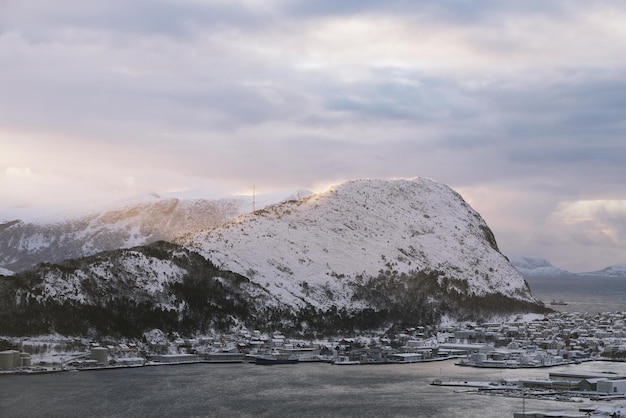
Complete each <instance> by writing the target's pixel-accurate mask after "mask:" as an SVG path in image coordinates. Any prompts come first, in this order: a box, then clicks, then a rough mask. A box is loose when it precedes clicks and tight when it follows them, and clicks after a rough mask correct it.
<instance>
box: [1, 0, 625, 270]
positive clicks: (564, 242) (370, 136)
mask: <svg viewBox="0 0 626 418" xmlns="http://www.w3.org/2000/svg"><path fill="white" fill-rule="evenodd" d="M624 51H626V2H624V1H623V0H614V1H611V0H563V1H560V0H552V1H551V0H524V1H506V0H497V1H496V0H482V1H477V0H476V1H474V0H438V1H434V0H413V1H409V0H387V1H373V0H333V1H325V0H262V1H261V0H259V1H255V0H134V1H128V0H85V1H80V2H76V1H69V0H55V1H54V2H51V1H49V0H29V1H23V0H0V220H2V219H3V218H4V219H5V220H8V219H9V218H11V217H13V216H17V217H19V216H21V215H23V214H26V213H33V211H34V212H45V211H47V210H52V209H53V208H54V209H55V210H70V208H76V207H80V206H81V205H86V204H94V202H96V203H97V202H105V201H110V200H112V199H124V198H129V197H132V196H141V195H144V194H148V193H159V194H166V193H173V194H175V193H183V192H189V191H196V192H198V191H200V192H201V193H203V194H205V195H206V196H207V197H217V196H223V195H226V194H231V193H239V194H241V193H250V192H251V190H252V188H253V187H254V188H255V190H256V191H257V192H258V193H264V192H268V193H269V192H277V191H280V190H289V189H307V190H311V191H321V190H323V189H325V188H326V187H328V186H329V185H332V184H337V183H340V182H343V181H346V180H351V179H360V178H413V177H427V178H430V179H433V180H435V181H438V182H441V183H444V184H447V185H448V186H450V187H452V188H453V189H455V190H457V191H458V192H459V193H461V195H462V196H463V197H464V198H465V199H466V200H467V201H468V203H470V204H471V205H472V206H473V207H474V208H475V209H476V210H477V211H478V212H479V213H480V214H481V215H482V216H483V218H485V220H486V221H487V223H488V225H489V226H490V227H491V229H492V230H493V231H494V233H495V236H496V239H497V241H498V244H499V246H500V249H501V250H502V251H503V252H504V253H509V254H517V255H527V256H537V257H543V258H546V259H548V260H549V261H551V262H552V264H554V265H555V266H557V267H560V268H563V269H566V270H570V271H574V272H585V271H592V270H598V269H601V268H604V267H607V266H609V265H612V264H617V263H626V187H625V185H626V138H625V133H626V59H625V58H624Z"/></svg>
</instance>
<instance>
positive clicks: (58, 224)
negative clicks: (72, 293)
mask: <svg viewBox="0 0 626 418" xmlns="http://www.w3.org/2000/svg"><path fill="white" fill-rule="evenodd" d="M308 194H310V193H309V192H305V191H296V192H292V191H290V192H289V193H283V194H271V195H262V196H258V197H257V205H258V206H257V207H262V206H263V205H266V204H270V203H275V202H277V201H280V200H281V199H283V198H290V197H294V196H295V197H300V196H305V195H308ZM251 210H252V198H251V197H232V198H225V199H215V200H207V199H182V198H161V197H159V196H157V195H151V196H147V197H146V198H143V199H140V200H139V201H133V202H129V203H127V204H124V205H121V206H118V207H113V208H111V209H109V210H106V211H103V212H96V213H90V214H86V215H82V216H78V215H74V216H67V217H62V218H61V219H59V220H56V221H51V220H50V219H49V218H44V219H46V220H45V221H43V222H42V221H36V220H31V221H28V222H24V221H20V220H14V221H11V222H6V223H2V224H0V268H5V269H9V270H12V271H22V270H25V269H28V268H30V267H33V266H34V265H36V264H38V263H41V262H59V261H62V260H66V259H70V258H78V257H84V256H88V255H91V254H96V253H97V252H100V251H107V250H114V249H118V248H131V247H134V246H138V245H145V244H148V243H151V242H155V241H158V240H166V241H170V240H173V239H174V238H176V237H178V236H181V235H184V234H187V233H190V232H193V231H197V230H201V229H210V228H214V227H216V226H218V225H221V224H224V223H226V222H228V221H230V220H231V219H233V218H234V217H235V216H237V215H239V214H241V213H243V212H249V211H251Z"/></svg>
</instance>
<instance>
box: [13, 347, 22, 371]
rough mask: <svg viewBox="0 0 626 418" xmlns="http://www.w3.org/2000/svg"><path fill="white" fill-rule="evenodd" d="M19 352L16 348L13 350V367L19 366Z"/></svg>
mask: <svg viewBox="0 0 626 418" xmlns="http://www.w3.org/2000/svg"><path fill="white" fill-rule="evenodd" d="M21 364H22V363H21V361H20V352H19V351H17V350H13V367H20V365H21Z"/></svg>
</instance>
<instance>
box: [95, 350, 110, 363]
mask: <svg viewBox="0 0 626 418" xmlns="http://www.w3.org/2000/svg"><path fill="white" fill-rule="evenodd" d="M91 358H92V359H93V360H98V361H99V362H100V363H102V364H105V365H106V364H109V350H108V349H107V348H106V347H92V348H91Z"/></svg>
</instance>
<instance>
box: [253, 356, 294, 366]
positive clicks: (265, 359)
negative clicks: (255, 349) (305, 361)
mask: <svg viewBox="0 0 626 418" xmlns="http://www.w3.org/2000/svg"><path fill="white" fill-rule="evenodd" d="M299 361H300V359H299V358H298V357H295V356H289V357H281V356H274V355H262V356H258V357H256V358H255V359H254V364H259V365H262V366H271V365H274V364H297V363H298V362H299Z"/></svg>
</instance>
